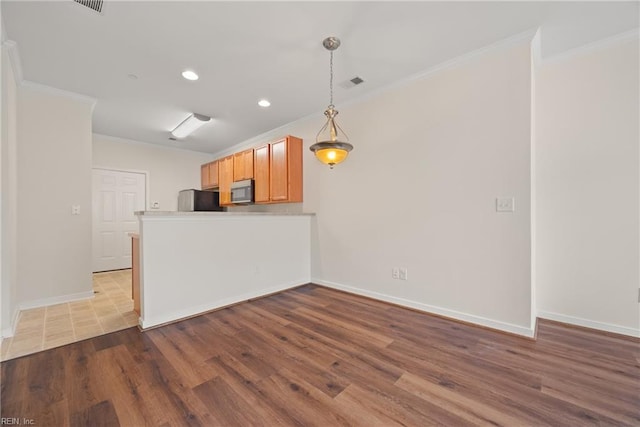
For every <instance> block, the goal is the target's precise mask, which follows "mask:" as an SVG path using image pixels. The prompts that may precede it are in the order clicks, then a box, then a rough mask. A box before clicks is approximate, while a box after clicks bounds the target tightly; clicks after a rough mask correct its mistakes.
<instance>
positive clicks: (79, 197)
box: [17, 82, 94, 307]
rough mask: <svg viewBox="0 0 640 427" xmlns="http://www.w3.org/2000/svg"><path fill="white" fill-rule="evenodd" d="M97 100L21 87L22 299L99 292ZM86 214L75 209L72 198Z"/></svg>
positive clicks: (42, 300) (30, 302)
mask: <svg viewBox="0 0 640 427" xmlns="http://www.w3.org/2000/svg"><path fill="white" fill-rule="evenodd" d="M93 105H94V101H93V100H91V99H89V98H85V97H81V96H79V95H74V94H69V93H65V92H62V91H58V90H56V89H51V88H47V87H44V86H39V85H35V84H30V83H28V82H26V83H25V82H23V83H22V84H21V85H20V86H19V88H18V98H17V106H18V108H17V132H18V133H17V135H18V151H17V159H18V168H17V177H18V192H17V206H18V211H17V215H18V218H17V242H18V243H17V280H18V303H19V304H20V306H23V307H32V306H34V305H47V304H50V303H55V302H61V301H64V300H66V299H77V298H79V297H82V296H84V297H90V296H93V286H92V278H91V114H92V110H93ZM74 205H77V206H80V215H71V208H72V206H74Z"/></svg>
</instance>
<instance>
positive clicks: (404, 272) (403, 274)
mask: <svg viewBox="0 0 640 427" xmlns="http://www.w3.org/2000/svg"><path fill="white" fill-rule="evenodd" d="M400 280H407V269H406V268H401V269H400Z"/></svg>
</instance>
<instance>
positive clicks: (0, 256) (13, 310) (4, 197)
mask: <svg viewBox="0 0 640 427" xmlns="http://www.w3.org/2000/svg"><path fill="white" fill-rule="evenodd" d="M10 50H15V45H14V44H13V43H12V42H10V41H3V43H2V58H1V64H0V65H1V71H0V72H1V73H2V76H1V77H2V83H1V84H2V86H1V89H0V90H1V94H2V95H1V99H2V101H1V102H2V104H1V107H0V112H1V117H0V123H1V131H2V132H1V141H0V299H1V303H0V311H1V314H0V331H2V336H3V337H7V336H11V335H13V331H14V328H15V326H16V325H15V322H16V319H17V315H18V305H17V288H18V285H17V280H16V270H17V264H16V262H17V261H16V255H17V243H16V228H17V224H16V221H17V199H16V198H17V140H16V126H17V124H16V113H17V90H18V88H17V80H16V77H15V74H14V72H13V64H12V61H11V58H10V54H9V51H10ZM14 54H15V52H14Z"/></svg>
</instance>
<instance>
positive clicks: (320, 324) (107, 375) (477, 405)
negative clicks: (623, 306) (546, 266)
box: [0, 285, 640, 426]
mask: <svg viewBox="0 0 640 427" xmlns="http://www.w3.org/2000/svg"><path fill="white" fill-rule="evenodd" d="M1 380H2V391H1V396H0V397H1V403H2V409H1V412H2V413H1V416H2V417H10V418H19V419H20V420H22V419H25V418H26V419H31V420H33V421H34V424H35V425H41V426H63V425H72V426H89V425H90V426H103V425H104V426H117V425H122V426H143V425H151V426H180V425H194V426H213V425H220V426H259V425H262V426H276V425H292V426H293V425H296V426H311V425H319V426H333V425H354V426H356V425H361V426H394V425H412V426H426V425H436V424H437V425H447V426H463V425H505V426H523V425H531V426H540V425H551V426H582V425H615V426H621V425H636V426H637V425H640V344H639V343H638V342H637V341H633V340H628V339H623V338H620V337H615V336H607V335H604V334H601V333H596V332H593V331H588V330H580V329H574V328H568V327H565V326H563V325H559V324H556V323H553V322H548V321H541V322H540V324H539V328H538V340H537V341H531V340H527V339H522V338H518V337H514V336H509V335H506V334H502V333H498V332H494V331H490V330H487V329H482V328H478V327H474V326H469V325H464V324H460V323H457V322H454V321H449V320H446V319H442V318H439V317H434V316H430V315H427V314H421V313H417V312H415V311H411V310H406V309H402V308H399V307H396V306H392V305H388V304H385V303H382V302H377V301H372V300H369V299H365V298H361V297H358V296H353V295H349V294H345V293H341V292H338V291H334V290H330V289H326V288H323V287H318V286H314V285H307V286H303V287H300V288H297V289H294V290H290V291H286V292H284V293H281V294H277V295H273V296H270V297H267V298H263V299H259V300H255V301H251V302H248V303H244V304H240V305H236V306H234V307H230V308H227V309H224V310H220V311H217V312H213V313H210V314H206V315H202V316H199V317H195V318H192V319H189V320H186V321H183V322H180V323H176V324H173V325H169V326H164V327H161V328H158V329H154V330H150V331H147V332H145V333H140V332H139V331H138V330H137V329H136V328H131V329H126V330H124V331H120V332H115V333H112V334H109V335H105V336H101V337H96V338H91V339H89V340H86V341H82V342H78V343H74V344H70V345H67V346H64V347H59V348H56V349H52V350H47V351H43V352H40V353H36V354H33V355H30V356H25V357H22V358H19V359H15V360H10V361H7V362H3V363H2V377H1ZM23 424H24V423H23Z"/></svg>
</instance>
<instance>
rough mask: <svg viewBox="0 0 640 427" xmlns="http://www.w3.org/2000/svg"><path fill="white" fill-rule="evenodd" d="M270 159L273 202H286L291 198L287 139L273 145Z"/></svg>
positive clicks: (270, 185)
mask: <svg viewBox="0 0 640 427" xmlns="http://www.w3.org/2000/svg"><path fill="white" fill-rule="evenodd" d="M269 157H270V165H271V168H270V169H271V177H270V180H269V192H270V193H271V201H273V202H282V201H286V200H287V199H288V198H289V177H288V175H289V168H288V163H289V153H288V152H287V139H286V138H285V139H282V140H280V141H276V142H273V143H271V150H270V153H269Z"/></svg>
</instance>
